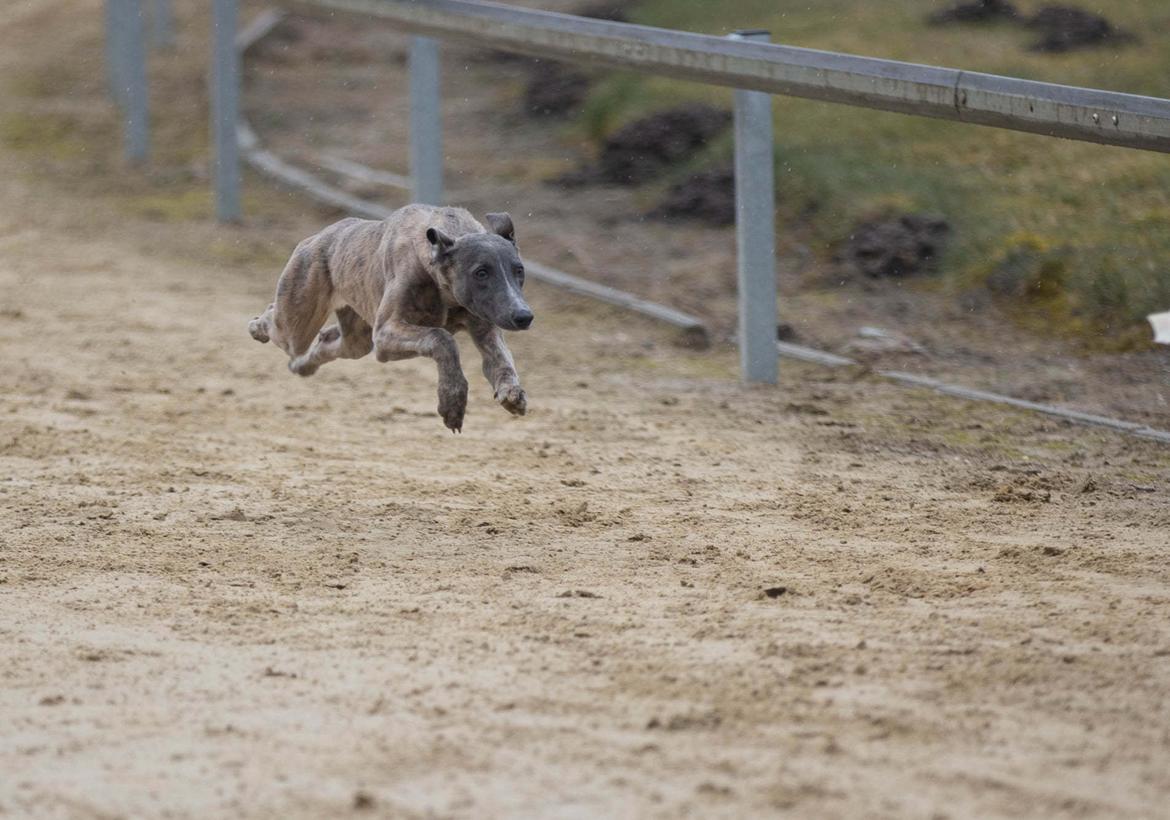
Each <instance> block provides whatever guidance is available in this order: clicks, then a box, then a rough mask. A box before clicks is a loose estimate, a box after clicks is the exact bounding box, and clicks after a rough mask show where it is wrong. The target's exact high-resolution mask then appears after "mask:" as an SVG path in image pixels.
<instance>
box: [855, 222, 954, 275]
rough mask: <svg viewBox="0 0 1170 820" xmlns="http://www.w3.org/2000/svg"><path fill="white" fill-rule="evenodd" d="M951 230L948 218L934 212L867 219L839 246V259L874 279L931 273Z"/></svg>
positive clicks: (856, 271)
mask: <svg viewBox="0 0 1170 820" xmlns="http://www.w3.org/2000/svg"><path fill="white" fill-rule="evenodd" d="M949 233H950V225H948V224H947V221H946V220H945V219H943V218H942V217H941V216H936V215H933V214H900V215H898V216H894V217H889V218H886V219H878V220H872V221H869V222H863V223H861V224H860V225H858V226H857V227H856V228H854V229H853V233H852V234H850V235H849V238H848V239H847V240H846V241H845V243H844V244H843V246H842V247H841V248H839V249H838V251H837V262H838V263H839V264H840V265H841V266H843V267H844V268H845V269H846V270H849V271H852V272H855V273H859V274H861V275H863V276H868V277H869V278H871V279H881V278H883V277H902V276H914V275H917V274H922V273H931V272H934V271H935V270H936V269H937V268H936V266H937V263H938V257H939V254H940V253H941V252H942V248H943V243H944V242H945V241H946V238H947V234H949Z"/></svg>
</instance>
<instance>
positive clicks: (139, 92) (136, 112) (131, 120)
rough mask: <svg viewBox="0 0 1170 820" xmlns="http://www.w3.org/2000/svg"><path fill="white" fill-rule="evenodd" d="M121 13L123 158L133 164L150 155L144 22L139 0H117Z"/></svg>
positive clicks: (148, 96)
mask: <svg viewBox="0 0 1170 820" xmlns="http://www.w3.org/2000/svg"><path fill="white" fill-rule="evenodd" d="M119 2H120V4H121V5H122V6H123V8H124V11H123V14H122V15H121V16H122V20H121V23H122V25H124V27H125V28H124V30H123V32H122V34H121V36H120V37H119V38H118V39H119V43H118V45H119V46H121V49H122V61H121V65H122V70H121V72H120V74H121V77H120V79H121V81H122V88H123V92H122V93H123V95H124V96H123V100H124V103H125V106H124V109H125V110H124V117H125V133H126V137H125V140H126V145H125V151H126V159H127V160H128V161H129V162H132V163H134V164H141V163H144V162H146V160H147V159H148V158H149V156H150V94H149V90H148V88H147V78H146V21H145V20H144V19H143V10H142V2H141V0H119Z"/></svg>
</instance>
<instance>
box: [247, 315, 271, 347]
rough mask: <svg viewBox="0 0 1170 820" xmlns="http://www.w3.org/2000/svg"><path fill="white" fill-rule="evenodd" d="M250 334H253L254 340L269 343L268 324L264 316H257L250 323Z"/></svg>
mask: <svg viewBox="0 0 1170 820" xmlns="http://www.w3.org/2000/svg"><path fill="white" fill-rule="evenodd" d="M248 332H249V333H251V334H252V338H253V339H255V340H256V341H258V342H260V343H261V344H264V343H265V342H267V341H268V322H266V321H265V320H264V317H263V316H257V317H256V318H255V319H253V320H252V321H250V322H248Z"/></svg>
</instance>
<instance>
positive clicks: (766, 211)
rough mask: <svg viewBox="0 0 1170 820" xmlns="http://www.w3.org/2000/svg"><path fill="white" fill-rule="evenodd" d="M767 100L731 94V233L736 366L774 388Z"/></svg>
mask: <svg viewBox="0 0 1170 820" xmlns="http://www.w3.org/2000/svg"><path fill="white" fill-rule="evenodd" d="M730 36H731V37H732V38H733V39H737V40H754V41H765V42H766V41H768V40H769V33H768V32H766V31H760V30H752V31H738V32H736V33H734V34H732V35H730ZM774 156H775V155H774V152H773V148H772V97H771V95H770V94H767V93H764V92H760V91H736V92H735V233H736V253H737V257H738V274H739V284H738V287H739V367H740V374H741V375H742V377H743V379H744V381H748V382H763V383H766V384H775V383H776V382H777V379H778V376H779V358H780V356H779V352H778V350H777V348H776V318H777V310H776V210H775V209H776V204H775V169H774V167H773V164H774Z"/></svg>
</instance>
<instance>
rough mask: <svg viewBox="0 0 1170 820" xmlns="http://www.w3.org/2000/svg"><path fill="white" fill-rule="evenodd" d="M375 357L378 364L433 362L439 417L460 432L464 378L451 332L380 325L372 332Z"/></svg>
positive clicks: (464, 406) (464, 407) (464, 404)
mask: <svg viewBox="0 0 1170 820" xmlns="http://www.w3.org/2000/svg"><path fill="white" fill-rule="evenodd" d="M374 355H375V356H377V358H378V361H380V362H389V361H395V360H397V359H410V358H413V357H415V356H426V357H428V358H431V359H434V360H435V364H436V365H438V368H439V415H440V416H442V417H443V424H445V425H447V427H448V428H450V430H451V431H452V432H454V433H458V432H461V431H462V430H463V415H464V413H465V412H467V379H466V378H464V376H463V368H462V367H461V366H460V364H459V347H458V346H457V345H456V344H455V338H454V337H453V336H452V335H451V334H450V333H448V332H447V331H445V330H443V329H442V328H438V327H419V326H418V325H409V324H404V323H402V322H397V321H393V320H391V321H387V322H383V323H381V324H379V326H378V327H377V328H376V329H375V330H374Z"/></svg>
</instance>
